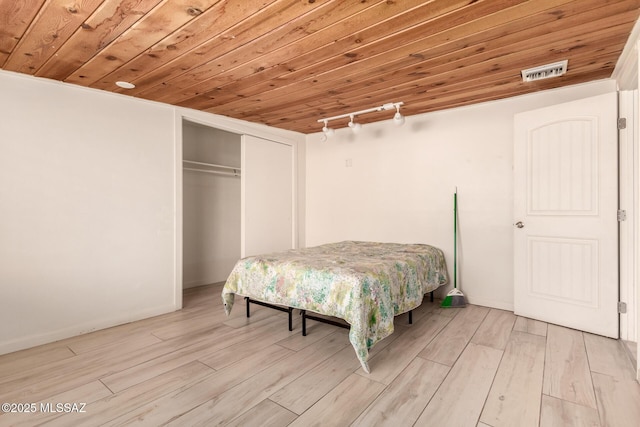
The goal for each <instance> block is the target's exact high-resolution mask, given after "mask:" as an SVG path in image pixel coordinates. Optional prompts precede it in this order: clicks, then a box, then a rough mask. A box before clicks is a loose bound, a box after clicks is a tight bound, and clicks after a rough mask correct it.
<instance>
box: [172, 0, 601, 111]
mask: <svg viewBox="0 0 640 427" xmlns="http://www.w3.org/2000/svg"><path fill="white" fill-rule="evenodd" d="M536 3H537V2H536ZM584 3H586V2H584ZM554 12H555V11H554ZM497 15H498V16H493V17H494V19H493V20H492V21H491V22H489V20H487V19H485V20H483V22H481V23H478V22H476V21H472V22H467V23H464V24H462V25H460V26H459V27H456V28H450V29H446V30H445V31H442V32H439V33H436V34H431V35H427V36H426V37H424V38H422V39H418V40H415V37H416V36H415V35H414V34H411V35H409V36H407V37H406V38H407V39H409V40H413V41H411V42H408V43H406V44H404V45H402V44H401V45H399V46H397V48H395V49H394V48H393V45H385V46H384V47H383V48H380V49H378V50H379V52H383V53H378V54H377V55H375V56H370V57H368V58H363V59H362V60H360V61H358V62H357V63H356V62H353V61H351V62H346V63H344V64H342V67H340V68H338V67H337V64H331V65H332V66H331V67H329V68H328V69H329V70H330V71H328V72H326V73H318V74H317V75H315V76H311V77H310V78H306V79H305V78H303V77H305V76H303V75H300V74H298V75H297V76H295V78H293V79H290V80H291V82H292V83H295V84H296V85H297V86H296V87H295V88H294V89H292V88H290V87H289V85H284V84H282V83H281V84H280V85H278V86H279V87H278V88H277V89H274V90H271V91H269V92H268V93H269V100H266V99H265V100H262V99H261V98H260V96H261V94H263V93H265V92H267V88H264V87H263V88H261V90H260V91H258V92H257V97H258V98H257V99H258V101H259V103H260V104H261V105H262V106H263V107H264V108H272V107H271V105H269V104H270V103H271V104H273V103H274V102H275V103H278V102H280V99H279V98H276V97H277V96H278V92H282V93H283V95H282V97H283V98H287V99H289V100H291V98H290V96H291V94H292V93H296V92H298V93H299V92H302V93H307V94H309V91H312V90H315V88H318V90H320V91H326V93H329V92H330V93H331V95H332V99H334V100H335V99H337V98H336V96H335V95H337V94H339V93H343V91H342V90H341V89H342V88H343V85H350V84H351V83H353V82H356V84H360V83H361V86H362V87H364V86H365V85H368V84H369V82H368V80H369V77H368V76H374V78H378V77H377V76H385V77H386V76H388V75H389V74H390V73H394V72H397V71H398V70H402V68H403V67H405V66H406V65H407V64H421V63H424V62H425V61H426V62H427V64H425V65H424V66H422V65H416V67H418V68H419V69H420V68H425V69H427V68H428V67H429V66H432V65H433V63H429V61H430V60H432V59H435V60H438V61H440V62H442V61H444V62H450V60H451V59H450V57H444V59H442V58H443V57H442V55H443V54H445V53H450V54H454V55H455V54H460V50H461V49H464V50H467V51H472V50H473V47H470V46H473V45H474V44H477V43H478V42H479V41H481V40H483V39H485V38H486V39H491V38H496V36H495V29H496V28H500V26H491V24H492V23H494V24H495V23H498V24H500V23H504V25H505V27H506V28H504V29H502V30H501V32H500V37H509V36H510V34H512V32H513V31H517V29H518V28H521V27H522V26H523V23H522V22H516V23H515V25H512V26H511V27H510V28H509V27H508V25H509V24H510V23H512V22H513V21H510V18H511V17H512V16H513V15H514V14H513V12H512V11H510V10H508V9H507V10H501V11H499V12H498V13H497ZM545 15H546V16H547V17H549V16H550V17H552V19H553V21H557V18H556V17H555V16H556V15H555V14H552V13H545ZM587 18H588V19H590V18H591V17H587ZM552 23H553V22H552ZM538 24H539V22H535V23H534V24H533V25H538ZM534 28H535V31H537V32H539V29H537V28H536V27H534ZM469 35H471V36H469ZM527 37H528V38H529V39H530V37H531V34H529V35H527ZM474 39H475V40H474ZM498 43H500V42H499V41H498ZM424 46H427V48H426V49H425V48H424ZM442 46H444V47H442ZM421 48H422V50H420V49H421ZM482 48H483V47H482V46H478V47H477V49H482ZM385 64H387V66H386V67H385ZM537 65H539V64H537ZM305 71H306V70H305ZM416 72H419V71H416ZM332 76H337V77H338V79H332ZM323 82H325V83H324V84H325V86H324V87H322V86H321V85H322V84H323ZM247 86H248V83H245V87H247ZM235 93H240V94H242V95H243V97H242V100H241V101H237V102H242V103H243V104H245V103H248V102H251V101H252V100H255V99H256V98H251V95H250V94H248V93H246V92H239V90H238V91H235ZM309 96H313V95H309ZM236 99H237V97H236ZM215 102H220V100H215V99H214V100H211V101H210V103H211V104H214V103H215ZM230 102H231V103H230ZM381 103H383V102H380V104H381ZM181 105H183V106H190V104H189V103H187V102H183V103H181ZM221 105H222V108H224V109H225V110H227V109H228V108H231V109H233V108H234V103H233V102H232V101H230V100H229V99H225V100H224V101H223V102H221ZM198 108H204V106H203V105H198ZM248 110H249V109H248V108H247V109H245V111H248ZM208 111H212V112H213V111H215V110H214V109H213V106H212V107H210V109H209V110H208ZM329 115H331V114H329ZM245 117H248V114H247V115H245Z"/></svg>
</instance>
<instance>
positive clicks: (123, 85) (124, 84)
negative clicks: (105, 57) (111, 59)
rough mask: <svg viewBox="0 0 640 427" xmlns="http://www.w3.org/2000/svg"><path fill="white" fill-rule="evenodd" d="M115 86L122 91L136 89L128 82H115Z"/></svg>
mask: <svg viewBox="0 0 640 427" xmlns="http://www.w3.org/2000/svg"><path fill="white" fill-rule="evenodd" d="M116 86H120V87H121V88H123V89H133V88H135V87H136V85H134V84H133V83H129V82H116Z"/></svg>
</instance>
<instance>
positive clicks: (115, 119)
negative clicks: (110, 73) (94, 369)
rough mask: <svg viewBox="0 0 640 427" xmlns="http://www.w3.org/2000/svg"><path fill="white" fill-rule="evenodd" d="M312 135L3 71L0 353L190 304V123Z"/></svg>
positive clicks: (287, 136) (282, 135) (281, 137)
mask: <svg viewBox="0 0 640 427" xmlns="http://www.w3.org/2000/svg"><path fill="white" fill-rule="evenodd" d="M183 118H186V119H188V120H190V121H194V122H198V123H201V124H205V125H207V126H211V127H215V128H218V129H222V130H227V131H230V132H234V133H237V134H248V135H255V136H258V137H262V138H266V139H270V140H273V141H281V142H284V143H288V144H290V145H293V146H294V149H297V144H298V143H300V142H302V141H304V135H302V134H300V133H297V132H289V131H285V130H282V129H276V128H272V127H268V126H264V125H259V124H254V123H249V122H245V121H242V120H236V119H232V118H227V117H223V116H218V115H215V114H208V113H204V112H201V111H195V110H190V109H185V108H179V107H173V106H169V105H164V104H159V103H153V102H148V101H144V100H139V99H135V98H132V97H128V96H124V95H117V94H112V93H107V92H104V91H99V90H93V89H87V88H82V87H78V86H74V85H69V84H64V83H60V82H55V81H51V80H46V79H41V78H34V77H30V76H26V75H22V74H16V73H11V72H6V71H2V70H0V354H3V353H7V352H11V351H15V350H19V349H22V348H27V347H31V346H34V345H38V344H44V343H47V342H51V341H55V340H58V339H62V338H67V337H70V336H74V335H78V334H81V333H85V332H89V331H92V330H96V329H102V328H106V327H110V326H115V325H118V324H121V323H126V322H129V321H133V320H137V319H141V318H145V317H150V316H153V315H157V314H161V313H164V312H168V311H172V310H175V309H178V308H180V307H181V306H182V227H181V225H182V120H183Z"/></svg>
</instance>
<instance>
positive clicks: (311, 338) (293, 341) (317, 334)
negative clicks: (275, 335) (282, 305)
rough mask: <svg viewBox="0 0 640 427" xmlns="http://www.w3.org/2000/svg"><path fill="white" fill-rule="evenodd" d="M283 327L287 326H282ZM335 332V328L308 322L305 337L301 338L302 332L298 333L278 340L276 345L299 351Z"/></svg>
mask: <svg viewBox="0 0 640 427" xmlns="http://www.w3.org/2000/svg"><path fill="white" fill-rule="evenodd" d="M284 327H287V326H286V325H284ZM335 330H336V327H335V326H331V325H327V324H326V323H320V322H314V321H313V320H310V321H308V322H307V336H302V332H300V331H298V333H295V334H293V335H291V336H290V337H287V338H285V339H283V340H280V341H279V342H278V344H279V345H281V346H283V347H286V348H288V349H290V350H293V351H299V350H302V349H303V348H305V347H307V346H310V345H312V344H313V343H315V342H317V341H320V340H322V339H323V338H325V337H327V336H329V335H331V334H332V333H334V332H335Z"/></svg>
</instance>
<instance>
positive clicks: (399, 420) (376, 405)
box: [352, 357, 450, 427]
mask: <svg viewBox="0 0 640 427" xmlns="http://www.w3.org/2000/svg"><path fill="white" fill-rule="evenodd" d="M449 370H450V368H449V367H448V366H445V365H441V364H439V363H435V362H432V361H430V360H426V359H422V358H420V357H416V358H415V359H413V361H412V362H411V363H410V364H409V366H407V368H406V369H405V370H404V371H402V373H401V374H400V375H398V377H397V378H396V379H395V380H394V381H393V382H392V383H391V384H389V386H388V387H387V388H386V389H385V390H384V392H383V393H382V394H380V396H378V398H377V399H376V400H375V401H374V402H373V403H372V404H371V405H370V406H369V407H368V408H367V409H366V410H365V411H364V412H363V413H362V414H361V415H360V416H359V417H358V418H357V419H356V420H355V421H354V423H353V424H352V426H362V427H368V426H389V427H395V426H410V425H413V423H414V422H415V421H416V420H417V419H418V417H419V416H420V413H421V412H422V411H423V410H424V408H425V407H426V406H427V403H429V400H431V398H432V397H433V395H434V393H435V392H436V390H437V389H438V387H440V384H442V381H443V380H444V378H445V377H446V376H447V374H448V373H449Z"/></svg>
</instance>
